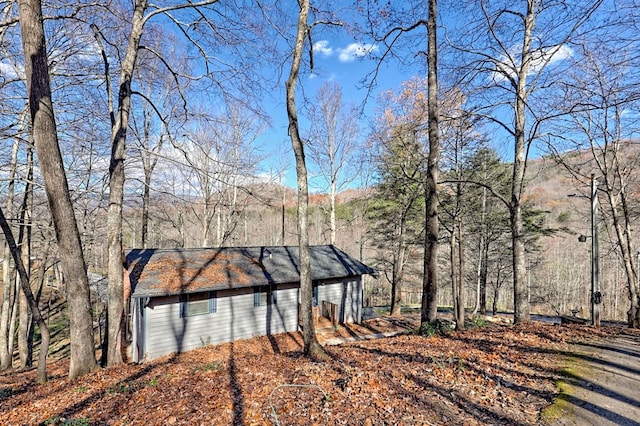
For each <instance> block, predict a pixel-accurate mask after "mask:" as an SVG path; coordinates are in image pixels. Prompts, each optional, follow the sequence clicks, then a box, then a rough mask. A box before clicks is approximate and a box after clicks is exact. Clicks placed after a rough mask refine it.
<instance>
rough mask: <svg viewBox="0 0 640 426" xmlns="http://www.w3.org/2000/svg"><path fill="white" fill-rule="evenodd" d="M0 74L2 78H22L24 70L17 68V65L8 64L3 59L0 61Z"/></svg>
mask: <svg viewBox="0 0 640 426" xmlns="http://www.w3.org/2000/svg"><path fill="white" fill-rule="evenodd" d="M0 76H2V79H6V80H14V79H16V78H23V79H24V70H23V69H21V68H20V69H19V68H18V67H17V65H14V64H9V63H7V62H5V61H1V62H0Z"/></svg>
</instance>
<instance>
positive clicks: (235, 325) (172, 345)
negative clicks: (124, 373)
mask: <svg viewBox="0 0 640 426" xmlns="http://www.w3.org/2000/svg"><path fill="white" fill-rule="evenodd" d="M273 288H275V290H276V304H273V305H263V306H255V307H254V292H253V288H244V289H237V290H218V291H217V292H216V294H217V305H216V306H217V311H216V312H215V313H209V314H202V315H195V316H189V317H181V316H180V297H179V296H165V297H153V298H150V299H144V300H145V301H147V300H148V303H147V304H146V306H145V307H144V308H143V312H136V315H134V317H135V318H136V321H139V320H141V321H143V322H144V327H142V328H137V329H136V332H135V337H134V340H135V341H138V342H140V343H142V344H141V345H139V347H140V352H139V358H140V359H139V360H142V358H145V359H153V358H157V357H159V356H163V355H167V354H170V353H173V352H184V351H188V350H190V349H195V348H198V347H201V346H205V345H209V344H218V343H224V342H231V341H235V340H241V339H250V338H252V337H256V336H265V335H271V334H278V333H284V332H288V331H297V330H298V324H297V319H298V302H299V288H298V285H297V284H282V285H278V286H274V287H273ZM136 300H140V299H136ZM318 300H319V302H320V303H321V302H322V301H323V300H326V301H328V302H331V303H335V304H336V305H338V309H339V314H338V315H339V318H340V321H341V322H360V321H361V315H362V312H361V309H362V308H361V307H362V285H361V280H360V278H349V279H345V280H339V281H331V282H322V283H320V284H319V285H318ZM138 307H139V308H141V305H138ZM141 311H142V309H141ZM140 314H142V315H140ZM134 358H135V355H134ZM134 361H136V359H134Z"/></svg>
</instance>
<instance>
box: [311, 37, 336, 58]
mask: <svg viewBox="0 0 640 426" xmlns="http://www.w3.org/2000/svg"><path fill="white" fill-rule="evenodd" d="M313 51H314V52H317V53H320V54H321V55H323V56H331V55H333V47H329V41H328V40H319V41H317V42H315V43H314V44H313Z"/></svg>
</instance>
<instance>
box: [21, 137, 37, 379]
mask: <svg viewBox="0 0 640 426" xmlns="http://www.w3.org/2000/svg"><path fill="white" fill-rule="evenodd" d="M32 181H33V148H32V147H31V146H29V147H28V148H27V179H26V183H25V189H24V199H23V201H22V206H21V208H20V231H19V234H18V235H19V236H18V242H19V244H20V251H21V254H22V264H23V266H24V268H25V269H26V271H27V274H28V275H29V276H31V212H32V210H33V185H31V182H32ZM18 279H21V278H18ZM26 285H28V286H29V287H31V283H30V282H28V283H26ZM19 293H20V297H19V308H18V309H19V311H20V319H19V328H18V353H19V354H20V365H21V366H22V368H30V367H31V365H32V363H33V314H32V312H31V310H30V309H29V301H28V300H27V295H26V294H25V293H24V291H20V292H19Z"/></svg>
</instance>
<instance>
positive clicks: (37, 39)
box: [14, 0, 96, 378]
mask: <svg viewBox="0 0 640 426" xmlns="http://www.w3.org/2000/svg"><path fill="white" fill-rule="evenodd" d="M18 7H19V16H20V30H21V33H22V45H23V51H24V59H25V77H26V82H27V93H28V98H29V110H30V112H31V123H32V128H33V140H34V141H35V145H36V152H37V154H38V159H39V161H40V170H41V172H42V177H43V179H44V186H45V189H46V192H47V198H48V200H49V206H50V209H51V215H52V217H53V223H54V228H55V230H56V237H57V241H58V247H59V249H60V256H61V261H62V266H63V270H64V274H65V279H66V282H67V286H68V293H67V300H68V302H69V322H70V340H71V359H70V364H69V377H70V378H76V377H78V376H81V375H83V374H85V373H87V372H89V371H91V370H93V369H94V368H95V366H96V359H95V352H94V346H93V324H92V321H91V305H90V302H89V283H88V280H87V270H86V266H85V262H84V255H83V253H82V245H81V243H80V234H79V232H78V225H77V223H76V218H75V215H74V211H73V204H72V202H71V197H70V195H69V186H68V183H67V178H66V175H65V171H64V165H63V161H62V155H61V153H60V147H59V145H58V135H57V131H56V123H55V117H54V113H53V103H52V101H51V85H50V80H49V69H48V65H47V52H46V42H45V36H44V27H43V19H42V5H41V3H40V0H20V1H19V2H18ZM14 257H15V256H14ZM14 260H15V259H14ZM16 263H17V262H16ZM20 263H21V262H20ZM22 272H24V271H21V277H22V278H24V279H27V280H28V278H27V275H26V273H25V274H24V275H23V274H22ZM27 282H28V281H27ZM27 290H28V291H27ZM25 292H26V293H27V294H28V293H30V292H31V289H30V288H29V286H26V289H25ZM32 312H33V315H34V318H35V319H36V320H38V325H39V326H40V327H43V326H44V328H46V324H44V321H42V324H41V323H40V322H41V318H40V319H38V318H37V317H38V316H39V312H38V307H37V306H35V307H32ZM44 332H45V330H44V329H43V330H42V333H43V345H44V340H45V336H44ZM47 338H48V337H47ZM42 353H45V355H46V351H42ZM41 358H42V355H41ZM40 362H41V363H42V361H40ZM41 367H43V366H41V365H38V369H40V368H41ZM43 368H44V367H43Z"/></svg>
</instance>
